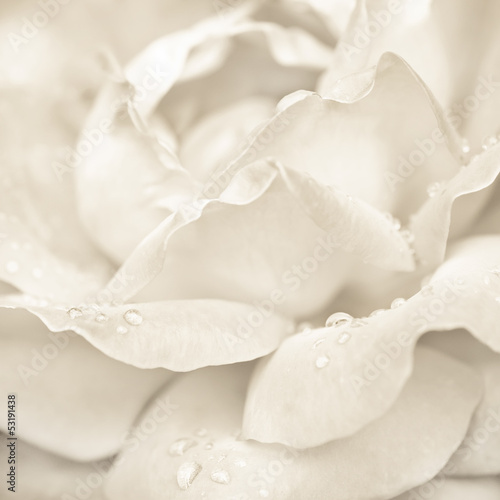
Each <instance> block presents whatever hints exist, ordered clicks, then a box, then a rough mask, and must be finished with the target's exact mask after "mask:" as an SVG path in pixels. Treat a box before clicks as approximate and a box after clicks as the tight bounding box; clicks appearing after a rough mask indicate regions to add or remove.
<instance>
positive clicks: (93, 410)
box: [0, 309, 171, 467]
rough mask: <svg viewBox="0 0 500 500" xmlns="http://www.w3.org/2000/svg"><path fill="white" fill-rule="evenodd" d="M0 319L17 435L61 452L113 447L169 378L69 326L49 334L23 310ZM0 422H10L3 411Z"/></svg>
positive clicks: (77, 456)
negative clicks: (113, 354) (118, 357)
mask: <svg viewBox="0 0 500 500" xmlns="http://www.w3.org/2000/svg"><path fill="white" fill-rule="evenodd" d="M0 318H1V325H2V327H1V335H0V345H1V351H2V355H3V356H4V359H3V361H2V365H1V371H0V386H1V392H2V394H7V393H17V394H18V395H19V408H18V416H19V417H18V418H19V425H18V431H17V434H18V436H19V437H20V438H21V439H24V440H26V441H27V442H29V443H32V444H34V445H36V446H40V447H41V448H44V449H46V450H48V451H51V452H54V453H58V454H60V455H62V456H65V457H69V458H71V459H74V460H79V461H84V460H95V459H100V458H102V457H106V456H108V455H111V454H114V453H116V451H117V450H118V449H119V448H120V446H121V444H122V441H123V439H124V436H125V434H126V431H127V430H128V428H129V427H130V426H131V425H132V423H133V422H134V420H135V418H136V417H137V415H138V414H139V412H140V410H141V408H142V406H143V405H144V404H145V403H146V401H147V400H148V399H149V398H150V397H151V395H152V394H154V393H155V392H156V391H157V390H158V389H159V388H160V387H161V385H162V384H164V383H165V382H166V381H167V380H168V379H169V378H170V377H171V373H170V372H167V371H165V370H139V369H137V368H134V367H132V366H128V365H126V364H123V363H119V362H117V361H114V360H112V359H110V358H108V357H107V356H105V355H104V354H102V353H101V352H99V351H98V350H97V349H95V348H94V347H92V346H91V345H90V344H88V342H86V341H85V340H83V339H81V338H80V337H78V336H77V335H74V334H73V333H71V332H67V331H61V330H59V331H60V332H61V333H56V334H52V333H50V332H49V331H48V330H47V328H45V326H44V325H43V324H42V323H41V322H40V321H39V320H38V319H36V318H35V317H34V316H32V315H31V314H28V313H27V312H25V311H21V310H16V311H8V310H5V309H1V310H0ZM0 427H1V429H2V430H3V431H5V430H6V429H7V412H6V411H5V412H2V414H1V415H0ZM23 465H24V464H23ZM23 465H21V467H23Z"/></svg>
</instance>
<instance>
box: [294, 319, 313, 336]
mask: <svg viewBox="0 0 500 500" xmlns="http://www.w3.org/2000/svg"><path fill="white" fill-rule="evenodd" d="M312 329H313V325H312V323H309V322H308V321H303V322H302V323H299V325H298V326H297V331H298V332H299V333H302V334H304V335H308V334H309V333H311V332H312Z"/></svg>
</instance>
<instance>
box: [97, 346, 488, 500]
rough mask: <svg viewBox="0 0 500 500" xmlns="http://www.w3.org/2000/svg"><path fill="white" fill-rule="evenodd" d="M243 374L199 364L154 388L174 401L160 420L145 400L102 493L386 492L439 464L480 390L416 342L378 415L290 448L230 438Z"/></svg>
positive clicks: (290, 495)
mask: <svg viewBox="0 0 500 500" xmlns="http://www.w3.org/2000/svg"><path fill="white" fill-rule="evenodd" d="M247 373H248V370H247V369H245V368H244V367H242V366H234V367H226V368H223V369H210V370H202V371H199V372H195V373H192V374H189V375H186V376H184V377H182V378H181V379H179V380H178V382H177V383H176V384H174V385H172V386H171V388H170V389H169V390H167V391H166V392H164V393H163V395H162V396H160V397H159V398H158V399H159V400H161V399H164V398H165V397H168V399H169V400H170V401H171V402H172V403H174V404H175V405H176V407H177V409H176V410H174V411H172V413H171V415H170V417H169V419H168V420H167V421H165V422H164V423H161V422H158V421H157V420H155V419H154V414H155V411H156V410H157V403H156V402H155V403H152V404H151V406H150V408H149V410H148V411H147V412H146V413H145V415H144V419H143V420H142V424H139V428H140V425H144V426H145V423H146V422H148V427H149V428H153V429H154V431H153V432H152V433H151V434H150V436H149V438H148V439H145V440H143V441H142V442H141V443H140V444H139V446H138V447H137V450H136V451H134V450H132V449H124V451H123V452H122V455H121V456H120V457H119V458H118V459H117V461H116V467H115V469H114V471H113V473H112V476H111V477H110V479H109V481H108V483H107V484H106V486H105V491H106V495H107V496H108V497H109V499H110V500H115V499H120V500H126V499H129V498H137V496H140V497H141V498H145V499H147V500H156V499H158V500H160V499H167V498H168V499H172V500H174V499H177V498H185V497H187V496H188V497H191V498H195V497H196V498H199V497H200V496H203V494H204V495H205V496H206V498H246V499H248V498H263V497H268V498H273V499H276V500H280V499H287V500H292V499H303V498H330V497H331V492H332V491H335V500H344V499H345V500H352V499H353V498H356V499H358V500H369V499H370V500H375V499H379V498H388V497H391V496H393V495H395V494H398V493H399V492H400V491H403V490H405V489H408V488H409V487H411V486H412V485H415V484H420V483H421V482H423V481H426V480H429V479H430V478H431V477H433V476H434V475H435V474H436V473H437V472H438V471H439V470H440V469H441V468H442V467H443V465H444V464H445V463H446V461H447V459H448V457H449V456H450V455H451V453H452V452H453V450H454V449H456V447H457V446H458V445H459V443H460V440H461V439H462V437H463V436H464V434H465V432H466V428H467V425H468V422H469V418H470V415H471V414H472V411H473V409H474V407H475V405H476V404H477V402H478V398H479V392H480V383H479V381H478V379H477V378H476V377H475V376H474V373H473V372H472V371H471V370H469V369H468V368H467V367H466V366H465V365H462V364H461V363H458V362H457V361H455V360H452V359H451V358H448V357H446V356H444V355H442V354H439V353H437V352H434V351H432V350H429V349H425V348H418V349H417V352H416V370H415V372H414V374H413V376H412V377H411V379H410V381H409V382H408V385H407V386H406V387H405V389H404V390H403V393H402V394H401V397H400V398H399V399H398V401H397V402H396V404H395V405H394V406H393V407H392V408H391V410H390V411H389V412H388V413H387V414H386V415H385V416H384V417H382V418H381V419H379V420H377V421H376V422H374V423H372V424H371V425H370V426H369V427H367V428H366V429H365V430H364V431H361V432H360V433H359V434H357V435H355V436H353V437H351V438H348V439H344V440H340V441H335V442H332V443H328V444H326V445H324V446H321V447H319V448H313V449H309V450H304V451H298V450H293V449H287V448H285V447H283V446H279V445H265V444H261V443H255V442H251V441H241V440H237V438H236V437H235V435H236V433H237V432H238V426H239V425H240V422H241V409H242V404H243V395H244V391H245V386H246V382H247V377H248V375H247ZM233 430H234V431H235V432H233ZM388 436H390V439H389V438H388ZM179 438H187V439H190V440H194V441H196V446H193V447H190V448H189V449H187V450H186V451H185V453H184V454H183V455H182V456H169V448H170V447H171V445H172V443H174V442H175V441H176V440H178V439H179ZM209 443H210V444H209ZM192 462H196V463H197V464H199V467H198V468H201V469H200V470H199V473H198V474H197V475H196V477H195V478H194V479H193V480H192V484H191V485H190V486H189V487H188V488H187V491H183V490H181V489H180V488H179V486H178V484H177V479H176V475H177V473H178V470H179V467H180V466H181V465H182V464H190V463H192ZM198 468H197V469H198ZM177 477H178V476H177ZM381 477H383V478H384V480H383V481H381V480H380V478H381ZM180 479H182V477H181V478H180ZM221 483H222V484H221ZM182 484H185V485H187V483H186V482H184V483H182Z"/></svg>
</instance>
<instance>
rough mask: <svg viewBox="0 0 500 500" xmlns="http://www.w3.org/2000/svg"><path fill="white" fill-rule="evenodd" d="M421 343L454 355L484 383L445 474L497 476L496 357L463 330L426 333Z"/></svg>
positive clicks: (499, 407) (499, 404) (499, 363)
mask: <svg viewBox="0 0 500 500" xmlns="http://www.w3.org/2000/svg"><path fill="white" fill-rule="evenodd" d="M422 343H424V344H425V345H429V346H432V347H433V348H437V349H439V350H441V351H442V352H445V353H446V354H448V355H452V356H455V357H456V358H458V359H459V360H460V361H462V362H463V363H466V364H467V365H469V366H471V367H473V368H475V369H476V371H477V372H478V373H480V374H481V375H482V377H483V380H484V386H485V388H484V396H483V399H482V400H481V403H480V404H479V406H478V408H477V409H476V411H475V413H474V416H473V418H472V421H471V424H470V427H469V430H468V432H467V436H466V437H465V439H464V441H463V443H462V444H461V445H460V448H459V449H458V450H457V452H456V453H455V454H454V455H453V456H452V457H451V459H450V462H449V463H448V465H447V466H446V472H447V474H448V475H450V474H451V475H458V476H485V475H495V474H500V387H499V386H498V379H499V377H500V355H499V354H497V353H495V352H493V351H492V350H491V349H489V348H488V347H486V346H484V345H483V344H481V343H480V342H478V341H477V340H475V339H474V338H473V337H471V336H470V335H469V334H468V333H467V332H465V331H456V332H440V333H434V334H429V335H426V336H425V337H424V338H423V339H422Z"/></svg>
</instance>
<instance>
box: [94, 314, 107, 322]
mask: <svg viewBox="0 0 500 500" xmlns="http://www.w3.org/2000/svg"><path fill="white" fill-rule="evenodd" d="M108 319H109V318H108V317H107V316H106V315H105V314H104V313H97V314H96V317H95V320H96V321H97V322H98V323H106V321H108Z"/></svg>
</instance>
